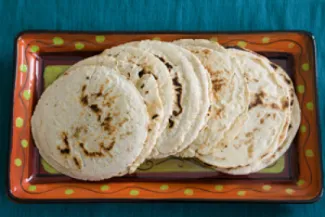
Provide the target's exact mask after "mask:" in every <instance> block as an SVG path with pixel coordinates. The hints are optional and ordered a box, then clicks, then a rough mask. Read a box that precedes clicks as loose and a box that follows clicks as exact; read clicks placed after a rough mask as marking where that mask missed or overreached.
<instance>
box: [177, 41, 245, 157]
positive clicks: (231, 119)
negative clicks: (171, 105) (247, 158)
mask: <svg viewBox="0 0 325 217" xmlns="http://www.w3.org/2000/svg"><path fill="white" fill-rule="evenodd" d="M186 42H189V43H188V44H187V43H186ZM175 43H177V44H179V45H180V46H183V47H185V48H186V49H188V50H189V51H191V52H192V53H193V54H195V55H196V56H197V57H198V58H199V60H200V61H201V63H202V65H203V66H204V67H205V68H206V69H207V71H208V72H209V75H210V77H211V80H212V93H211V97H212V101H211V107H210V112H209V116H208V122H207V124H206V126H205V127H204V129H202V130H201V131H200V134H199V135H198V137H197V138H196V139H195V140H194V142H193V143H192V144H191V145H190V146H189V147H188V148H187V149H186V150H184V151H183V152H182V153H181V154H180V156H182V157H194V156H195V155H196V152H198V154H203V155H204V154H208V153H210V152H211V149H212V148H213V147H214V146H216V144H218V143H219V142H220V141H221V140H222V138H223V137H224V135H225V133H226V132H227V131H228V130H229V129H231V128H232V127H233V124H234V123H236V121H237V120H238V119H239V118H241V117H242V116H243V115H246V113H247V111H248V104H249V94H248V87H247V84H246V82H245V79H244V76H243V74H242V73H241V72H240V66H239V65H238V64H237V62H236V61H235V60H234V59H233V58H232V57H231V56H230V55H229V54H228V52H227V51H226V50H220V51H216V50H213V49H210V48H205V47H201V46H199V45H200V43H198V44H199V45H198V46H195V44H196V43H195V41H194V40H188V39H186V40H179V41H176V42H175Z"/></svg>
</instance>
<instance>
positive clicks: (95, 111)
mask: <svg viewBox="0 0 325 217" xmlns="http://www.w3.org/2000/svg"><path fill="white" fill-rule="evenodd" d="M89 108H90V109H91V110H92V111H93V112H94V113H95V114H96V115H97V120H98V121H100V118H101V115H102V110H101V109H100V108H99V107H98V105H96V104H92V105H90V106H89Z"/></svg>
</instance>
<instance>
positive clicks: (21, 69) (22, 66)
mask: <svg viewBox="0 0 325 217" xmlns="http://www.w3.org/2000/svg"><path fill="white" fill-rule="evenodd" d="M19 70H20V71H21V72H27V70H28V68H27V65H26V64H21V65H20V66H19Z"/></svg>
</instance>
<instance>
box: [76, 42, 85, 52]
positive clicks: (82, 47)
mask: <svg viewBox="0 0 325 217" xmlns="http://www.w3.org/2000/svg"><path fill="white" fill-rule="evenodd" d="M74 47H75V48H76V49H77V50H82V49H84V47H85V45H84V44H83V43H81V42H76V43H75V44H74Z"/></svg>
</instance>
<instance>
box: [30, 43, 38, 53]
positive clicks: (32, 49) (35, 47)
mask: <svg viewBox="0 0 325 217" xmlns="http://www.w3.org/2000/svg"><path fill="white" fill-rule="evenodd" d="M30 51H31V52H32V53H36V52H37V51H39V47H38V46H37V45H33V46H31V47H30Z"/></svg>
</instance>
